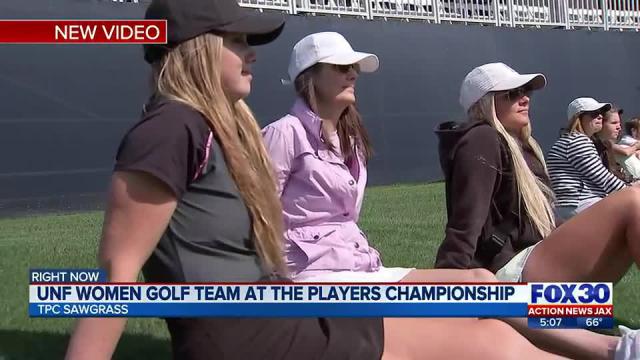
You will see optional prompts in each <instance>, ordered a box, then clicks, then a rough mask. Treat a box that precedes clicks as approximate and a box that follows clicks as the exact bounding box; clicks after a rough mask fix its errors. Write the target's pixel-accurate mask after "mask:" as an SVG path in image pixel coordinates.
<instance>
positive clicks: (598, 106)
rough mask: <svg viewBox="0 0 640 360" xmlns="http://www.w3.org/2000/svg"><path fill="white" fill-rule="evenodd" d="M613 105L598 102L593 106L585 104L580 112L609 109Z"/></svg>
mask: <svg viewBox="0 0 640 360" xmlns="http://www.w3.org/2000/svg"><path fill="white" fill-rule="evenodd" d="M611 106H612V105H611V104H610V103H597V104H593V106H585V107H584V108H583V109H582V110H580V112H585V111H597V110H601V111H608V110H609V109H611Z"/></svg>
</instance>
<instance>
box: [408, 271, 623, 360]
mask: <svg viewBox="0 0 640 360" xmlns="http://www.w3.org/2000/svg"><path fill="white" fill-rule="evenodd" d="M402 281H403V282H429V281H433V282H436V281H442V282H496V281H497V279H496V277H495V275H494V274H492V273H491V272H490V271H488V270H485V269H472V270H414V271H412V272H410V273H409V274H408V275H407V276H406V277H405V278H404V279H402ZM500 320H502V321H504V322H506V323H508V324H509V325H511V326H512V327H513V328H514V329H516V330H517V331H518V332H519V333H520V334H522V335H523V336H525V337H526V338H527V339H529V340H530V341H531V342H533V343H534V344H535V345H536V346H538V347H539V348H541V349H544V350H545V351H549V352H552V353H554V354H558V355H562V356H566V357H570V358H574V359H576V358H577V359H611V358H613V351H614V349H615V346H616V344H617V343H618V341H619V338H618V337H616V336H607V335H602V334H598V333H594V332H591V331H587V330H569V329H562V330H541V329H531V328H529V327H528V325H527V320H526V319H525V318H508V319H506V318H505V319H500Z"/></svg>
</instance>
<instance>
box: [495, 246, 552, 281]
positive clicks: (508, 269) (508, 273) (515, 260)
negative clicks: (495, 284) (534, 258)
mask: <svg viewBox="0 0 640 360" xmlns="http://www.w3.org/2000/svg"><path fill="white" fill-rule="evenodd" d="M541 242H542V241H540V242H538V243H537V244H535V245H531V246H529V247H528V248H526V249H524V250H522V251H520V252H519V253H517V254H516V256H514V257H512V258H511V260H509V262H508V263H506V264H505V265H504V266H503V267H502V268H501V269H500V270H498V271H497V272H496V278H498V280H499V281H504V282H521V281H522V270H524V265H525V264H526V263H527V260H528V259H529V255H531V252H533V249H534V248H535V247H536V246H537V245H538V244H540V243H541Z"/></svg>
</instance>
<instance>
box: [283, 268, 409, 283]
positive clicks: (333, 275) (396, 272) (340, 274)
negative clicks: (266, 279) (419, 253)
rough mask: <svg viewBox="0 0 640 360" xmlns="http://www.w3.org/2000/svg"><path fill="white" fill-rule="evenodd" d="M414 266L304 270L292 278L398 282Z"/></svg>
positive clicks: (347, 281)
mask: <svg viewBox="0 0 640 360" xmlns="http://www.w3.org/2000/svg"><path fill="white" fill-rule="evenodd" d="M412 270H414V268H401V267H394V268H388V267H384V266H381V267H380V269H379V270H378V271H331V272H327V271H325V270H322V271H305V272H302V273H300V274H298V275H296V276H295V277H294V278H293V281H295V282H330V283H334V282H335V283H341V282H345V283H350V282H353V283H367V282H370V283H386V282H399V281H400V280H402V279H403V278H404V277H405V276H407V275H408V274H409V273H410V272H411V271H412Z"/></svg>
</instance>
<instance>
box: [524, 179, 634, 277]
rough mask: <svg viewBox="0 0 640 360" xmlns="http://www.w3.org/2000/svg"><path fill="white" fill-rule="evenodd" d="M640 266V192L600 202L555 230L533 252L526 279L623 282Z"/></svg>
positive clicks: (632, 192) (613, 196)
mask: <svg viewBox="0 0 640 360" xmlns="http://www.w3.org/2000/svg"><path fill="white" fill-rule="evenodd" d="M634 262H635V263H636V264H638V263H639V262H640V188H638V187H631V188H629V189H626V190H623V191H619V192H618V193H615V194H613V195H610V196H608V197H607V198H605V199H603V200H601V201H599V202H598V203H596V204H595V205H593V206H591V207H590V208H588V209H587V210H585V211H584V212H581V213H580V214H578V215H576V216H575V217H573V218H571V219H570V220H569V221H567V222H565V223H564V224H562V225H561V226H560V227H558V228H557V229H556V230H555V231H554V232H552V233H551V234H550V235H549V236H548V237H547V238H546V239H545V240H544V241H542V242H541V243H540V244H539V245H538V246H536V248H535V249H534V250H533V252H532V253H531V255H530V256H529V259H528V260H527V263H526V265H525V268H524V271H523V274H522V276H523V279H524V281H529V282H535V281H610V282H613V283H616V282H618V280H620V278H622V277H623V276H624V274H625V273H626V272H627V271H628V270H629V267H630V266H631V265H632V264H633V263H634Z"/></svg>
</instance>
